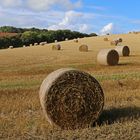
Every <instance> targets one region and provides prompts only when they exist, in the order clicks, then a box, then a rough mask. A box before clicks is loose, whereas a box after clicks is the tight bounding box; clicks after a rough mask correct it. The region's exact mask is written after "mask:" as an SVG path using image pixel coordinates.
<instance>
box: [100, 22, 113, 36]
mask: <svg viewBox="0 0 140 140" xmlns="http://www.w3.org/2000/svg"><path fill="white" fill-rule="evenodd" d="M113 32H114V24H113V23H109V24H107V25H105V26H104V27H103V28H102V29H101V31H100V33H101V34H102V35H105V34H107V33H109V34H110V33H113Z"/></svg>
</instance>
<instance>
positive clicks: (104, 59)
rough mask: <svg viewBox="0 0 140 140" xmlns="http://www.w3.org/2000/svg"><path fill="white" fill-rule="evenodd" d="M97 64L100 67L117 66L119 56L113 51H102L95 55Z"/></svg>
mask: <svg viewBox="0 0 140 140" xmlns="http://www.w3.org/2000/svg"><path fill="white" fill-rule="evenodd" d="M97 62H98V63H99V64H101V65H110V66H114V65H117V64H118V62H119V54H118V52H117V51H116V50H114V49H103V50H101V51H100V52H99V53H98V55H97Z"/></svg>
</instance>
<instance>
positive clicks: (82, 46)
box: [79, 45, 88, 52]
mask: <svg viewBox="0 0 140 140" xmlns="http://www.w3.org/2000/svg"><path fill="white" fill-rule="evenodd" d="M79 51H80V52H88V46H87V45H81V46H80V47H79Z"/></svg>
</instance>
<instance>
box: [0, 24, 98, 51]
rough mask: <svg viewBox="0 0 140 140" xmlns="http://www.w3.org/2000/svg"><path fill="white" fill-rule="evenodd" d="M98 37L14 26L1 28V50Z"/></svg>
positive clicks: (68, 31) (74, 32)
mask: <svg viewBox="0 0 140 140" xmlns="http://www.w3.org/2000/svg"><path fill="white" fill-rule="evenodd" d="M91 36H97V35H96V34H95V33H91V34H86V33H80V32H77V31H71V30H57V31H52V30H49V31H48V30H47V29H37V28H30V29H25V28H16V27H12V26H3V27H0V49H4V48H8V47H9V46H14V47H21V46H23V45H29V44H34V43H40V42H48V43H52V42H54V41H55V40H57V41H64V40H65V39H66V38H67V39H68V40H71V39H74V38H83V37H91Z"/></svg>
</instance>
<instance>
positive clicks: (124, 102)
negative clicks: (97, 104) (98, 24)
mask: <svg viewBox="0 0 140 140" xmlns="http://www.w3.org/2000/svg"><path fill="white" fill-rule="evenodd" d="M107 37H108V38H109V39H110V40H112V39H115V38H117V37H121V38H122V39H123V43H122V44H123V45H128V46H129V47H130V50H131V55H130V57H121V58H120V61H119V65H117V66H113V67H112V66H100V65H98V64H97V63H96V55H97V53H98V51H99V50H100V49H103V48H114V47H113V46H111V45H110V42H109V41H103V38H104V37H103V36H102V37H91V38H83V39H80V40H79V43H75V42H73V40H71V41H65V42H59V43H60V44H61V46H62V50H61V51H52V49H51V46H52V44H48V45H45V46H37V47H35V46H34V47H29V48H17V49H7V50H0V139H10V140H11V139H37V140H38V139H48V140H51V139H52V140H57V139H70V140H71V139H73V140H77V139H101V140H102V139H110V140H118V139H123V140H125V139H126V140H128V139H130V140H133V139H134V140H138V139H140V134H139V132H140V34H124V35H112V36H107ZM81 44H87V45H88V46H89V51H88V52H79V50H78V47H79V46H80V45H81ZM65 67H73V68H77V69H80V70H83V71H86V72H88V73H90V74H91V75H93V76H94V77H95V78H96V79H97V80H98V81H99V82H100V83H101V86H102V88H103V91H104V94H105V106H104V110H103V113H102V114H101V116H100V117H99V120H98V121H97V122H96V123H95V124H93V127H91V128H86V129H79V130H75V131H72V130H61V129H58V128H52V127H51V126H50V125H49V123H48V122H47V121H46V118H45V117H44V115H43V112H42V109H41V106H40V102H39V95H38V92H39V88H40V85H41V83H42V81H43V79H44V78H45V77H46V76H47V75H48V74H49V73H50V72H52V71H54V70H56V69H59V68H65Z"/></svg>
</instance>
